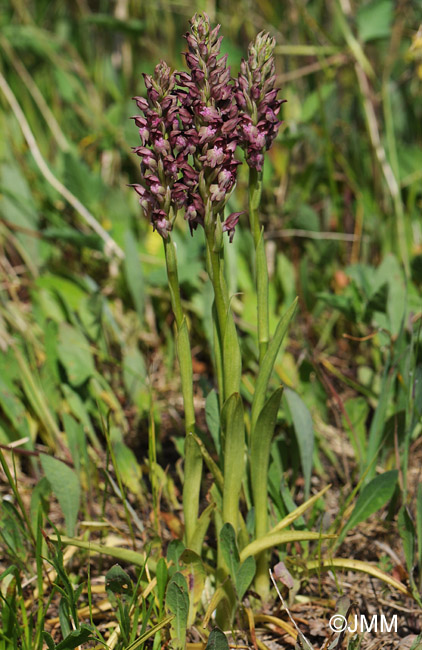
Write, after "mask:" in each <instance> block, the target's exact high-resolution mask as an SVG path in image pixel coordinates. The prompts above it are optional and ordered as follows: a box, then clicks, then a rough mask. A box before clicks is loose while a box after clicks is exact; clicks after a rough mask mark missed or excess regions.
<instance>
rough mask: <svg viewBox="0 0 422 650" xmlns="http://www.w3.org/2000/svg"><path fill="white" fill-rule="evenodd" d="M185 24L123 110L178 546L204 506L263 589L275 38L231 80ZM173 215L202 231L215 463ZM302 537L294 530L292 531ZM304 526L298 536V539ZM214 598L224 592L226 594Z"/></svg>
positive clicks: (267, 540) (211, 33) (192, 534)
mask: <svg viewBox="0 0 422 650" xmlns="http://www.w3.org/2000/svg"><path fill="white" fill-rule="evenodd" d="M190 24H191V29H190V32H188V33H187V34H186V36H185V38H186V41H187V52H186V53H185V58H186V64H187V67H188V70H189V71H183V72H176V71H171V70H170V68H169V67H168V65H167V64H166V63H164V62H161V63H159V64H158V65H157V67H156V68H155V72H154V75H153V76H150V75H144V79H145V86H146V90H147V93H146V94H147V96H146V98H144V97H135V98H134V99H135V101H136V104H137V106H138V108H139V109H140V111H141V113H142V115H136V116H135V117H134V118H133V119H134V120H135V124H136V126H137V127H138V129H139V135H140V139H141V145H140V146H137V147H134V152H135V153H136V154H137V155H138V156H139V157H140V159H141V165H140V166H141V178H140V183H139V184H136V185H133V187H134V189H135V191H136V192H137V193H138V195H139V197H140V199H139V201H140V204H141V207H142V209H143V212H144V214H145V216H146V217H147V218H148V219H149V220H150V222H151V224H152V226H153V228H154V230H156V231H157V232H158V233H159V235H161V237H162V239H163V244H164V249H165V256H166V266H167V274H168V284H169V289H170V296H171V304H172V309H173V312H174V318H175V323H176V330H177V338H176V340H177V354H178V359H179V365H180V372H181V383H182V392H183V400H184V410H185V431H186V439H185V465H184V486H183V509H184V520H185V543H186V545H187V546H188V547H189V548H191V549H193V550H195V551H196V552H197V553H200V552H201V547H202V542H203V538H204V535H205V533H206V530H207V526H208V523H209V521H210V518H211V516H212V513H213V512H214V516H215V525H216V530H217V532H219V531H222V529H223V528H224V530H225V531H226V532H227V525H229V526H231V527H232V528H233V530H234V535H235V541H236V544H237V545H238V547H239V549H240V557H241V558H242V557H243V558H246V557H248V555H256V556H257V564H256V573H255V589H256V590H257V591H258V592H259V593H260V594H261V596H263V597H265V596H266V595H267V592H268V557H267V553H268V549H269V548H271V547H272V546H275V545H277V544H279V543H281V542H282V541H287V540H285V537H282V535H281V533H280V532H279V530H278V529H277V527H276V529H273V530H272V531H270V532H269V531H268V527H269V523H268V493H267V473H268V465H269V458H270V445H271V440H272V437H273V433H274V428H275V424H276V419H277V413H278V409H279V405H280V399H281V394H282V388H281V387H279V388H278V389H277V390H275V392H273V393H272V394H271V395H269V396H268V394H267V393H268V387H269V381H270V377H271V374H272V370H273V367H274V363H275V360H276V357H277V354H278V351H279V349H280V345H281V342H282V340H283V337H284V335H285V334H286V331H287V327H288V324H289V322H290V320H291V319H292V317H293V315H294V311H295V307H296V303H294V304H293V305H292V306H291V307H290V308H289V309H288V311H287V313H286V314H284V315H283V316H282V318H281V320H280V322H279V324H278V327H277V328H276V331H275V333H274V334H273V336H272V337H270V332H269V317H268V282H269V281H268V269H267V261H266V255H265V247H264V234H263V228H262V226H261V223H260V219H259V204H260V195H261V183H262V170H263V165H264V158H265V152H266V151H267V150H268V149H269V148H270V147H271V144H272V143H273V141H274V139H275V137H276V135H277V132H278V129H279V126H280V121H279V119H278V114H279V111H280V106H281V104H282V101H281V100H280V99H278V98H277V94H278V89H277V88H276V87H275V80H276V76H275V65H274V57H273V50H274V45H275V41H274V39H273V38H271V37H270V35H269V34H266V33H260V34H258V36H257V37H256V39H255V41H254V42H252V43H251V44H250V45H249V50H248V58H247V60H243V61H242V63H241V66H240V73H239V75H238V77H237V79H233V78H232V77H231V72H230V67H229V66H228V65H227V55H225V56H221V54H220V46H221V40H222V37H221V36H220V35H219V31H220V26H217V27H215V28H213V29H212V28H211V26H210V21H209V18H208V16H207V15H206V14H201V15H195V16H194V17H193V18H192V20H191V23H190ZM239 149H243V151H244V159H245V161H246V164H247V165H248V166H249V206H248V210H247V212H248V214H249V225H250V229H251V232H252V235H253V240H254V244H255V255H256V260H255V268H256V292H257V297H258V298H257V332H258V344H259V372H258V374H257V377H256V383H255V392H254V396H253V401H252V405H251V413H250V423H251V426H250V430H249V431H248V435H247V432H246V428H245V417H244V403H243V399H242V398H241V394H240V384H241V376H242V358H241V352H240V346H239V340H238V334H237V330H236V324H235V320H234V317H233V312H232V308H231V305H230V296H229V293H228V289H227V284H226V280H225V274H224V241H223V238H224V233H227V236H228V239H229V242H232V240H233V237H234V235H235V230H236V227H237V225H238V222H239V218H240V217H241V215H242V214H243V213H242V212H235V213H231V214H229V215H228V216H226V217H225V216H224V212H225V208H226V205H227V202H228V200H229V197H230V195H231V193H232V192H233V190H234V188H235V185H236V177H237V172H238V168H239V165H240V164H241V161H240V160H239V158H238V157H237V152H238V151H239ZM245 212H246V211H245ZM180 218H184V219H185V220H186V221H187V222H188V224H189V228H190V231H191V233H192V234H194V233H195V231H197V230H198V229H199V230H201V229H202V230H203V233H204V240H205V249H206V260H205V263H206V269H207V272H208V275H209V277H210V280H211V282H212V286H213V289H214V304H213V327H214V362H215V375H216V381H217V387H218V401H219V411H220V436H221V458H219V459H218V462H217V463H216V462H215V460H214V459H213V458H212V457H211V454H210V453H209V452H208V451H207V449H206V448H205V446H204V444H203V443H202V442H201V440H200V439H199V437H198V436H197V435H196V424H195V410H194V404H193V385H192V376H193V373H192V358H191V349H190V340H189V331H188V325H187V320H186V315H185V313H184V311H183V307H182V302H181V297H180V287H179V282H178V273H177V255H176V248H175V245H174V243H173V241H172V230H173V228H174V226H175V221H176V220H177V219H180ZM195 236H196V235H195ZM204 462H205V463H206V465H207V467H208V469H209V470H210V471H211V472H212V474H213V475H214V478H215V485H214V488H213V491H212V497H213V498H214V501H215V503H214V504H211V506H210V507H208V508H206V510H205V511H204V512H202V513H201V515H200V516H199V499H200V490H201V479H202V472H203V463H204ZM246 481H249V483H250V486H251V492H252V500H253V505H254V509H255V540H254V542H252V543H250V540H249V538H248V533H247V532H246V526H245V522H244V519H243V516H242V508H241V506H240V504H241V497H242V489H243V486H244V485H245V482H246ZM214 506H216V507H214ZM283 534H284V536H285V535H286V533H285V532H284V533H283ZM294 534H295V533H292V534H291V535H293V536H294ZM296 534H297V533H296ZM306 534H307V533H303V531H302V532H301V535H302V537H301V539H304V538H305V536H306ZM312 535H313V534H312V533H309V534H308V537H307V539H310V538H311V537H312ZM292 539H293V537H292ZM220 544H221V542H220ZM249 551H250V552H249ZM229 572H230V571H229V567H228V566H227V562H226V560H225V557H224V552H221V549H219V551H218V567H217V576H218V580H219V581H220V582H224V580H225V578H226V577H227V574H228V573H229ZM232 578H233V576H232ZM223 591H224V590H223ZM225 595H226V596H227V597H228V598H229V599H230V594H229V595H227V593H226V594H225ZM223 596H224V593H223Z"/></svg>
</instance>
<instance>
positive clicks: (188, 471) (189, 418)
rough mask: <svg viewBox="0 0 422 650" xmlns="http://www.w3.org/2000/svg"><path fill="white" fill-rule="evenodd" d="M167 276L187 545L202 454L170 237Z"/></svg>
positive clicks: (195, 512)
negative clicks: (178, 383)
mask: <svg viewBox="0 0 422 650" xmlns="http://www.w3.org/2000/svg"><path fill="white" fill-rule="evenodd" d="M164 249H165V254H166V266H167V277H168V283H169V288H170V298H171V306H172V309H173V313H174V316H175V319H176V328H177V346H176V348H177V356H178V359H179V366H180V374H181V380H182V395H183V405H184V409H185V433H186V439H185V469H184V472H185V481H184V485H183V512H184V516H185V540H186V544H187V545H188V546H189V543H190V540H191V539H192V536H193V533H194V530H195V527H196V523H197V520H198V509H199V496H200V490H201V478H202V457H201V452H200V450H199V448H198V446H197V444H196V442H195V440H194V437H193V434H194V433H195V409H194V405H193V376H192V375H193V371H192V355H191V349H190V341H189V332H188V327H187V323H186V318H185V316H184V313H183V308H182V301H181V298H180V286H179V278H178V273H177V259H176V249H175V245H174V243H173V242H172V240H171V238H170V236H169V237H168V238H167V239H164Z"/></svg>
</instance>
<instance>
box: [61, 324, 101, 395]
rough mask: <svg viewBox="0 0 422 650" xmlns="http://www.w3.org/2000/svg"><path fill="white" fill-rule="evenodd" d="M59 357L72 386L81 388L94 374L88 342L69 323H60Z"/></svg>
mask: <svg viewBox="0 0 422 650" xmlns="http://www.w3.org/2000/svg"><path fill="white" fill-rule="evenodd" d="M57 355H58V357H59V360H60V362H61V363H62V364H63V366H64V368H65V370H66V373H67V376H68V379H69V382H70V383H71V385H72V386H80V385H81V384H83V383H84V382H85V381H86V380H87V379H88V378H89V377H91V375H93V374H94V371H95V367H94V361H93V359H92V354H91V350H90V348H89V344H88V341H87V340H86V338H85V337H84V335H83V334H82V332H80V331H79V330H77V329H76V328H75V327H72V325H69V324H68V323H64V322H63V323H60V326H59V337H58V343H57Z"/></svg>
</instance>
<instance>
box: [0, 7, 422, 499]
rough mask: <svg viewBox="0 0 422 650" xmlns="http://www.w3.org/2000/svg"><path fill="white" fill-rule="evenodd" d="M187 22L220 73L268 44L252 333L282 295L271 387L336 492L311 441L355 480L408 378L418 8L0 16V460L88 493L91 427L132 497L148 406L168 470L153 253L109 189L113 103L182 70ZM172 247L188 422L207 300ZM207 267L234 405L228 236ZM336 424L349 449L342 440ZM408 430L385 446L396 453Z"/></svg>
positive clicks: (232, 251) (236, 280)
mask: <svg viewBox="0 0 422 650" xmlns="http://www.w3.org/2000/svg"><path fill="white" fill-rule="evenodd" d="M202 10H205V11H206V12H208V14H209V15H210V17H211V20H212V22H213V23H220V24H221V25H222V28H221V32H222V34H223V35H224V41H223V46H222V50H223V52H227V53H228V54H229V62H230V64H231V66H232V72H233V74H234V75H235V74H237V71H238V67H239V63H240V60H241V57H242V56H245V55H246V52H247V45H248V43H249V41H250V40H251V39H252V38H254V36H255V34H256V33H257V32H258V31H260V30H268V31H269V32H270V33H271V34H273V35H274V36H275V38H276V41H277V46H276V50H275V52H276V65H277V73H278V86H279V87H280V97H281V98H285V99H287V100H288V101H287V103H285V104H283V106H282V119H283V125H282V127H281V129H280V133H279V135H278V138H277V140H276V142H275V143H274V146H273V148H272V150H271V151H270V153H269V156H268V157H267V162H266V166H265V172H264V192H263V200H262V219H263V222H264V224H265V228H266V237H267V254H268V261H269V268H270V274H271V277H272V280H273V281H272V293H271V319H272V324H273V327H274V325H275V323H276V322H277V318H278V315H279V314H280V312H281V311H282V310H283V309H285V308H286V307H287V306H288V305H289V304H290V303H291V301H292V300H293V298H294V296H295V295H299V297H300V316H299V317H298V319H297V322H296V323H295V325H294V327H293V328H292V331H291V337H290V340H289V341H288V342H287V344H286V346H285V348H284V351H283V354H284V356H283V357H282V358H281V357H280V360H279V363H278V364H277V372H278V375H279V378H280V379H281V380H282V381H284V382H285V383H286V384H287V385H290V386H292V387H293V388H295V390H297V391H298V392H299V394H300V395H301V396H302V397H303V399H304V401H305V403H306V404H307V406H308V408H309V409H310V410H311V412H312V414H313V416H314V423H315V428H316V435H317V437H318V440H319V442H320V446H319V447H318V450H317V454H316V458H315V463H316V464H317V467H319V468H320V471H322V466H321V465H320V461H319V460H318V458H319V454H320V453H321V452H322V455H323V454H324V453H325V454H326V455H327V457H328V458H329V459H330V462H331V463H334V464H335V467H336V468H337V469H338V472H339V474H340V475H343V476H344V472H345V471H346V470H345V469H344V467H343V464H342V463H343V461H341V460H339V459H338V458H336V456H335V454H334V455H333V453H332V451H330V449H329V447H330V445H328V446H327V444H326V442H325V441H324V436H325V434H327V435H328V433H329V431H330V429H329V425H333V426H335V427H337V429H338V430H345V431H346V432H349V434H350V437H351V444H352V445H354V446H355V452H356V466H357V467H359V466H361V467H363V465H364V459H363V458H364V457H363V455H364V451H363V448H364V447H365V444H366V443H365V439H366V433H365V431H366V425H367V423H369V422H371V421H372V422H373V421H374V419H373V418H372V416H373V414H374V413H378V416H377V418H378V419H377V418H375V420H376V422H375V424H372V425H371V426H372V427H373V428H375V429H376V431H375V433H374V435H373V438H372V439H373V440H375V442H376V441H377V440H378V441H379V440H381V439H382V436H383V435H384V433H385V431H386V429H385V427H386V426H387V424H388V422H389V418H391V417H393V416H394V415H396V414H397V413H402V412H403V410H406V409H407V407H408V405H409V401H408V400H409V399H411V400H415V399H416V398H415V396H414V395H413V397H412V394H413V393H412V386H413V383H412V382H413V379H412V380H411V379H410V375H409V372H410V370H409V369H410V368H413V370H412V372H414V373H419V375H420V374H421V365H420V361H421V360H420V353H419V352H418V347H417V345H416V347H415V345H414V344H413V342H414V333H415V332H416V331H417V328H418V327H419V325H420V287H421V283H422V222H421V207H422V192H421V187H422V184H421V181H422V148H421V144H422V31H421V28H420V24H421V22H422V6H421V3H420V1H419V0H414V1H413V2H412V1H407V0H405V1H403V2H400V1H399V2H394V1H393V0H372V1H370V2H366V1H363V0H358V1H353V0H341V1H340V0H331V1H329V2H326V1H325V0H309V1H307V2H306V1H305V0H303V1H301V0H297V1H296V0H292V1H290V2H287V1H286V2H276V3H273V2H269V1H267V0H262V1H259V2H258V1H249V2H248V1H237V2H233V1H232V0H226V1H225V2H224V3H217V2H211V1H209V2H198V3H197V4H188V3H184V2H183V1H180V2H166V1H164V0H163V1H161V2H134V1H129V0H117V1H116V2H108V1H98V2H90V1H88V0H76V1H72V2H70V1H68V2H66V1H64V0H63V1H60V0H55V1H51V0H48V1H47V0H45V1H43V0H37V1H31V0H28V1H23V0H10V1H9V2H7V3H3V11H2V15H1V19H0V20H1V34H0V54H1V59H0V72H1V76H0V82H1V83H0V130H1V133H2V138H1V140H0V348H1V356H0V442H1V443H2V444H8V443H10V442H13V441H16V440H20V439H22V438H25V439H27V441H26V442H25V446H26V447H27V448H33V447H34V445H35V444H41V445H46V446H47V447H48V448H50V449H51V450H52V451H55V452H57V451H60V452H61V453H63V454H65V456H67V457H71V458H72V459H73V461H74V463H75V464H76V466H77V468H81V471H83V470H84V469H85V472H86V474H85V479H84V480H85V481H89V472H88V471H87V468H88V467H89V463H90V460H89V458H90V455H91V457H95V455H94V456H92V454H93V452H92V450H93V449H94V450H95V449H96V450H97V452H98V453H99V450H100V449H101V448H102V445H103V438H104V435H105V434H104V433H103V425H102V418H103V419H107V418H108V423H109V425H110V428H109V432H108V434H109V436H110V441H111V443H112V445H113V449H114V452H115V454H116V462H117V463H118V464H119V465H120V467H121V469H122V470H123V475H124V480H125V482H126V483H127V485H128V486H129V487H130V488H132V489H133V490H134V491H135V492H137V491H138V489H139V476H140V472H141V470H140V467H139V462H138V461H137V460H136V459H138V460H141V459H142V457H143V456H142V455H143V454H144V452H145V450H146V448H147V440H148V414H149V413H150V409H151V408H152V413H153V418H154V419H155V421H156V423H157V424H158V425H161V431H162V432H164V434H165V435H162V437H161V439H160V440H161V441H160V442H159V450H158V452H159V455H160V457H161V458H162V459H163V462H165V461H166V460H167V459H168V458H173V456H174V451H173V449H174V447H173V445H172V443H171V442H170V437H173V439H174V441H175V443H176V447H178V448H179V449H180V448H181V442H180V440H179V439H178V435H179V434H180V433H181V429H182V427H181V416H182V411H181V408H182V406H181V399H180V397H179V395H180V391H179V379H178V373H177V367H176V362H175V353H174V340H173V333H172V317H171V311H170V305H169V297H168V292H167V289H166V287H167V283H166V275H165V268H164V258H163V251H162V244H161V240H160V237H159V236H158V235H157V234H156V233H152V229H151V227H150V226H149V224H147V223H146V222H145V221H144V219H143V217H142V214H141V211H140V208H139V206H138V202H137V199H136V195H135V193H134V192H133V191H132V190H130V189H129V188H127V184H128V183H135V182H137V181H138V179H139V165H138V163H139V160H138V158H137V157H136V156H134V155H133V154H132V153H131V150H130V147H131V146H136V145H137V144H139V139H138V136H137V129H136V127H135V126H134V124H133V122H132V121H131V120H130V119H129V117H130V116H131V115H133V114H136V106H135V104H134V102H132V100H131V97H132V96H134V95H139V94H143V93H144V85H143V79H142V72H147V73H151V72H152V71H153V69H154V66H155V65H156V63H157V62H158V61H159V60H160V59H161V58H163V59H165V60H166V61H167V62H168V63H169V64H170V65H172V66H174V67H176V68H178V69H180V68H184V67H185V66H184V61H183V56H182V52H183V50H184V49H185V42H184V39H183V38H182V35H183V34H184V33H185V32H186V31H187V29H188V21H189V18H190V17H191V16H192V14H193V13H194V12H195V11H202ZM418 30H419V31H418ZM246 182H247V176H246V171H245V170H242V172H241V174H240V177H239V181H238V187H237V189H236V191H235V193H234V194H233V196H232V198H231V200H230V205H229V209H230V211H233V210H242V209H245V207H246V205H247V187H246ZM98 226H100V228H99V227H98ZM109 238H111V241H110V240H109ZM105 240H107V241H108V243H107V245H105ZM175 240H176V241H177V244H178V255H179V263H180V277H181V283H182V290H183V297H184V300H185V306H186V308H187V309H188V312H189V316H190V325H191V331H192V339H193V353H194V364H195V365H194V369H195V379H196V380H197V405H198V408H201V407H202V406H203V403H204V395H206V394H207V393H208V391H209V389H210V387H211V386H212V382H213V378H212V369H211V363H210V352H209V349H210V341H211V336H212V332H211V320H210V303H211V295H212V293H211V287H210V286H209V284H208V283H207V281H206V275H205V273H204V271H203V262H202V255H203V243H202V238H201V233H199V231H198V233H196V235H195V237H193V238H191V237H190V235H189V234H188V232H187V229H186V227H185V224H184V223H183V221H181V222H180V223H179V224H178V227H177V229H176V232H175ZM226 248H227V271H228V280H229V285H230V291H231V292H232V293H233V294H236V296H235V298H234V300H233V306H234V309H235V311H236V314H237V322H238V325H239V329H240V331H241V332H242V344H243V354H244V359H245V366H244V379H243V390H244V396H245V397H246V398H248V397H250V393H249V387H250V382H249V381H248V373H249V372H250V371H253V370H254V368H256V363H257V362H256V358H257V355H256V346H255V343H254V339H253V337H252V336H251V334H252V333H253V332H252V329H251V328H252V326H251V323H253V322H254V319H255V309H256V307H255V297H254V289H253V287H254V282H253V272H254V270H253V269H252V268H251V266H250V260H251V259H252V241H251V238H250V236H249V233H248V231H247V228H246V227H244V228H242V225H241V226H240V228H239V229H238V230H237V232H236V236H235V238H234V243H233V245H232V246H227V247H226ZM116 251H117V254H116ZM344 335H346V336H344ZM415 350H416V351H415ZM406 364H407V365H406ZM392 369H393V370H392ZM393 371H394V372H393ZM389 373H390V374H389ZM419 375H418V376H419ZM414 376H415V375H413V377H414ZM151 395H152V402H153V403H152V406H151ZM380 395H381V396H384V401H383V402H382V404H381V406H382V409H381V412H380V410H379V404H380V399H379V397H380ZM409 395H410V397H409ZM418 395H419V393H418ZM338 398H339V399H340V403H341V404H342V406H341V407H339V405H338ZM412 404H413V402H412ZM412 408H413V407H412ZM412 413H413V411H412ZM352 416H353V417H354V418H356V422H357V424H356V426H357V428H358V431H359V432H360V433H359V436H360V442H359V440H357V439H356V437H354V432H353V435H352V433H350V431H349V429H348V425H349V423H350V418H351V417H352ZM416 416H417V413H416ZM416 416H415V417H416ZM409 417H410V416H409ZM286 418H287V420H288V414H286ZM371 418H372V420H371ZM412 418H413V415H412ZM412 418H411V422H410V424H409V422H407V423H405V424H403V427H404V431H405V430H406V431H407V430H408V427H409V426H411V432H412V434H411V435H412V436H416V435H417V433H418V431H419V429H417V428H416V429H415V427H416V425H417V422H416V423H415V422H414V420H413V419H412ZM417 420H418V417H416V421H417ZM412 423H413V424H412ZM406 427H407V428H406ZM390 428H391V427H390ZM390 433H391V431H390ZM108 434H107V435H108ZM385 435H387V434H385ZM409 435H410V434H409ZM390 439H391V435H390ZM178 440H179V441H178ZM87 441H88V443H87ZM286 444H287V443H286ZM359 445H360V446H359ZM389 450H390V451H391V447H390V448H388V447H387V448H386V449H385V450H384V451H383V452H382V453H384V454H386V455H388V453H389ZM293 457H294V456H293ZM386 457H387V456H386ZM381 460H382V459H381Z"/></svg>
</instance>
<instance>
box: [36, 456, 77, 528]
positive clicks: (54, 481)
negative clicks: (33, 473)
mask: <svg viewBox="0 0 422 650" xmlns="http://www.w3.org/2000/svg"><path fill="white" fill-rule="evenodd" d="M40 461H41V465H42V468H43V470H44V473H45V475H46V477H47V480H48V482H49V483H50V485H51V489H52V490H53V493H54V494H55V496H56V497H57V499H58V501H59V504H60V507H61V509H62V511H63V514H64V518H65V521H66V531H67V534H68V535H70V536H71V535H73V534H74V532H75V525H76V520H77V517H78V512H79V506H80V500H81V486H80V484H79V479H78V477H77V475H76V473H75V472H74V471H73V469H71V468H70V467H68V466H67V465H65V463H62V462H61V461H60V460H57V458H53V457H52V456H47V455H46V454H40Z"/></svg>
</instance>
